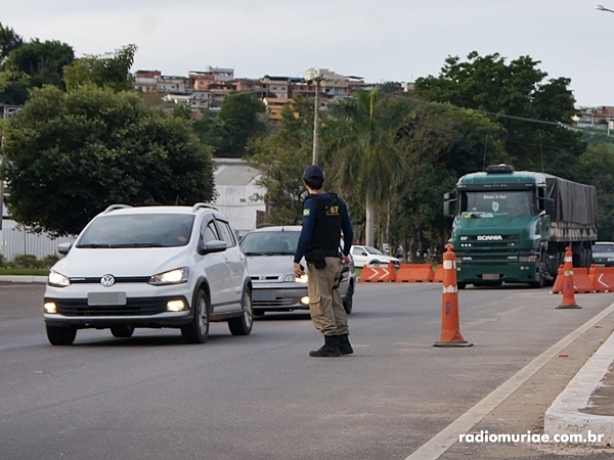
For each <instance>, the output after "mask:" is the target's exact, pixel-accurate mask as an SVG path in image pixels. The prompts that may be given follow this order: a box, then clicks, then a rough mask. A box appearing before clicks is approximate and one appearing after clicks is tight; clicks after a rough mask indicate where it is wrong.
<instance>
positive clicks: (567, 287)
mask: <svg viewBox="0 0 614 460" xmlns="http://www.w3.org/2000/svg"><path fill="white" fill-rule="evenodd" d="M572 261H573V257H572V254H571V248H570V247H569V246H567V248H566V249H565V263H564V264H563V276H562V279H563V301H562V302H561V304H560V305H559V306H558V307H556V308H557V309H569V308H582V307H580V306H579V305H578V304H577V303H576V298H575V296H574V291H575V289H574V288H575V286H574V284H575V279H574V275H575V273H574V269H573V262H572ZM584 270H586V272H587V277H588V268H585V269H584ZM559 278H561V276H557V280H558V279H559Z"/></svg>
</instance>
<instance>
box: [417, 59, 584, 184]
mask: <svg viewBox="0 0 614 460" xmlns="http://www.w3.org/2000/svg"><path fill="white" fill-rule="evenodd" d="M539 63H540V62H539V61H535V60H533V59H532V58H530V57H529V56H521V57H519V58H518V59H515V60H513V61H511V62H510V63H509V64H506V63H505V59H504V58H502V57H501V56H500V55H499V54H498V53H495V54H491V55H487V56H483V57H482V56H479V55H478V53H477V52H475V51H474V52H471V53H470V54H469V55H468V56H467V61H466V62H461V61H460V59H459V58H458V57H448V58H447V59H446V61H445V65H444V66H443V68H442V69H441V72H440V74H439V76H438V77H434V76H428V77H424V78H418V79H417V80H416V82H415V93H416V95H417V96H418V97H421V98H426V99H428V100H430V101H436V102H440V103H449V104H452V105H454V106H457V107H463V108H470V109H475V110H477V111H480V112H484V113H486V114H488V115H490V116H491V117H493V119H495V120H496V121H497V122H498V123H500V124H501V125H502V126H503V127H504V128H505V129H506V131H507V136H506V138H505V150H506V151H507V153H508V155H509V157H510V161H511V162H512V163H513V164H514V165H515V166H516V167H517V168H519V169H528V170H535V171H547V172H550V173H553V174H561V175H562V174H564V173H565V172H566V170H567V169H569V167H570V166H573V165H574V164H575V163H576V161H577V159H578V157H579V156H580V155H581V154H582V152H583V151H584V150H585V145H584V143H583V142H582V136H581V135H580V134H578V133H576V132H575V131H572V130H569V129H567V128H566V127H565V126H564V125H568V124H571V123H572V117H573V116H574V115H575V114H576V113H577V111H576V109H575V108H574V98H573V93H572V92H571V90H569V89H568V86H569V84H570V82H571V81H570V80H569V79H568V78H556V79H549V80H546V77H547V75H548V74H547V73H546V72H543V71H542V70H540V69H538V68H537V66H538V64H539Z"/></svg>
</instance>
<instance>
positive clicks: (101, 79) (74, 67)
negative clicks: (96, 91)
mask: <svg viewBox="0 0 614 460" xmlns="http://www.w3.org/2000/svg"><path fill="white" fill-rule="evenodd" d="M136 50H137V47H136V45H126V46H124V47H123V48H121V49H119V50H115V51H114V52H113V53H107V54H103V55H101V56H94V55H87V56H84V57H82V58H78V59H75V60H74V62H72V63H71V64H70V65H67V66H66V67H65V68H64V80H65V82H66V87H67V88H68V89H72V88H76V87H78V86H81V85H84V84H94V85H97V86H100V87H104V86H107V87H109V88H112V89H113V90H114V91H130V90H132V83H133V81H134V79H133V77H132V74H131V73H130V68H131V67H132V64H133V62H134V55H135V53H136Z"/></svg>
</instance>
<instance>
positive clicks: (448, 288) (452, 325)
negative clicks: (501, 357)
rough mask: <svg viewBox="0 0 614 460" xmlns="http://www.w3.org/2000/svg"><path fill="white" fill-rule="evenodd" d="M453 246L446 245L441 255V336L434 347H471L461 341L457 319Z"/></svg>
mask: <svg viewBox="0 0 614 460" xmlns="http://www.w3.org/2000/svg"><path fill="white" fill-rule="evenodd" d="M453 249H454V246H453V245H451V244H446V252H444V254H443V297H442V300H441V336H440V337H439V341H438V342H435V343H434V344H433V346H435V347H471V346H473V344H472V343H469V342H467V341H466V340H465V339H463V336H462V335H461V333H460V325H459V317H458V287H457V285H456V256H455V255H454V252H453V251H452V250H453Z"/></svg>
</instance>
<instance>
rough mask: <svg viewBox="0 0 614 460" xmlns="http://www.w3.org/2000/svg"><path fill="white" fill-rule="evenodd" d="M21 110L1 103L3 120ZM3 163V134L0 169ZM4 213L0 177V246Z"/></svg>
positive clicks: (0, 180)
mask: <svg viewBox="0 0 614 460" xmlns="http://www.w3.org/2000/svg"><path fill="white" fill-rule="evenodd" d="M20 110H21V107H20V106H18V105H2V119H3V120H5V119H7V118H8V117H10V116H12V115H15V114H16V113H17V112H19V111H20ZM3 165H4V136H2V138H0V171H1V170H2V167H3ZM3 215H4V178H3V177H0V246H2V244H3V240H2V216H3Z"/></svg>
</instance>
